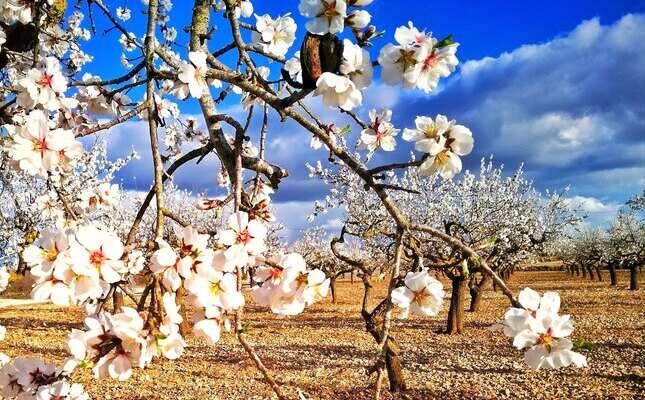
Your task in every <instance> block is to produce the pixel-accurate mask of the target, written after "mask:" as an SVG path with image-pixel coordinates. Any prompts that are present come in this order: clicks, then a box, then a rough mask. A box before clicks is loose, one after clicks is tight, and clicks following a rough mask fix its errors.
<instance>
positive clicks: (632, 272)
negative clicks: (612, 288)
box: [629, 263, 638, 290]
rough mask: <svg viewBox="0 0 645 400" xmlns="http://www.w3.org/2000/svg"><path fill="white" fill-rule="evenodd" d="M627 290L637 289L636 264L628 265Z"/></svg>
mask: <svg viewBox="0 0 645 400" xmlns="http://www.w3.org/2000/svg"><path fill="white" fill-rule="evenodd" d="M629 290H638V265H637V264H636V263H633V264H632V265H630V266H629Z"/></svg>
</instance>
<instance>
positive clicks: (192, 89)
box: [175, 51, 208, 99]
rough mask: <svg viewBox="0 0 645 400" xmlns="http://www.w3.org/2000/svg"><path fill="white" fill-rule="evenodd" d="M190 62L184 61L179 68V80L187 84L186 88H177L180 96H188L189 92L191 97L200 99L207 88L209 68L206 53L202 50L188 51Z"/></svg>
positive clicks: (176, 91)
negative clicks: (206, 77)
mask: <svg viewBox="0 0 645 400" xmlns="http://www.w3.org/2000/svg"><path fill="white" fill-rule="evenodd" d="M188 59H189V60H190V63H187V62H182V65H181V67H180V68H179V75H178V76H177V78H179V81H180V82H182V83H183V84H184V85H186V89H187V90H186V89H177V88H175V93H178V95H177V97H178V98H180V99H181V98H186V97H187V96H188V94H190V96H191V97H194V98H196V99H199V98H201V97H202V94H203V93H204V90H205V74H206V71H207V69H208V66H207V65H206V53H204V52H201V51H191V52H190V53H188Z"/></svg>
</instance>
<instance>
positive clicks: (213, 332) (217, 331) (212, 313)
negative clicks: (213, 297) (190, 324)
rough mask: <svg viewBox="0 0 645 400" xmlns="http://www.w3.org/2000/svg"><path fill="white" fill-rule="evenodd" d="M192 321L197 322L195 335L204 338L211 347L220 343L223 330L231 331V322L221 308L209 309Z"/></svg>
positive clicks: (196, 315)
mask: <svg viewBox="0 0 645 400" xmlns="http://www.w3.org/2000/svg"><path fill="white" fill-rule="evenodd" d="M192 320H193V321H194V322H195V326H194V332H195V335H197V336H199V337H201V338H204V339H205V340H206V342H207V343H208V344H210V345H214V344H215V343H217V342H218V341H219V338H220V336H221V333H222V328H224V330H226V331H230V330H231V323H230V321H229V320H228V318H227V317H226V315H225V314H224V313H223V310H222V309H221V308H219V307H207V308H206V309H205V310H204V311H201V312H198V313H196V314H195V315H193V318H192Z"/></svg>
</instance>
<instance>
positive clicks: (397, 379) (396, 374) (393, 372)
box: [385, 338, 407, 392]
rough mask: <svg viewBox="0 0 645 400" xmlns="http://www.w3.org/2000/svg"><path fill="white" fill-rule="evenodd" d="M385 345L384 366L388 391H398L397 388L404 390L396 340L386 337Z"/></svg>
mask: <svg viewBox="0 0 645 400" xmlns="http://www.w3.org/2000/svg"><path fill="white" fill-rule="evenodd" d="M385 345H386V346H387V352H386V353H385V368H386V369H387V377H388V379H389V380H390V391H391V392H398V391H399V390H406V389H407V387H406V385H405V377H404V376H403V364H401V359H400V358H399V350H398V347H397V346H396V342H395V341H394V339H392V338H388V340H387V342H386V343H385Z"/></svg>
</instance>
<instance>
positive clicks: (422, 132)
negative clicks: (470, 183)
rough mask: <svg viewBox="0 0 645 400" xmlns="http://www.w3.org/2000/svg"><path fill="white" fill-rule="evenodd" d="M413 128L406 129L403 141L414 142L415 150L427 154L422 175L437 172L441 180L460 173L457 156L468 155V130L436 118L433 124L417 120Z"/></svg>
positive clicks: (420, 118)
mask: <svg viewBox="0 0 645 400" xmlns="http://www.w3.org/2000/svg"><path fill="white" fill-rule="evenodd" d="M415 124H416V129H405V130H404V131H403V139H404V140H407V141H412V142H414V148H415V149H416V150H417V151H422V152H424V153H427V154H428V155H429V157H428V159H427V160H425V161H424V162H423V164H421V166H420V167H419V173H420V174H422V175H432V174H434V173H436V172H438V173H439V174H440V175H441V176H442V177H443V178H444V179H450V178H452V177H453V176H454V175H455V174H458V173H459V172H461V168H462V164H461V159H460V158H459V156H464V155H467V154H469V153H470V152H471V151H472V149H473V146H474V140H473V135H472V132H470V129H468V128H466V127H465V126H463V125H457V124H456V121H455V120H451V121H448V118H446V117H445V116H443V115H437V117H436V119H435V120H434V121H433V120H432V119H431V118H429V117H417V118H416V119H415Z"/></svg>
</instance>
